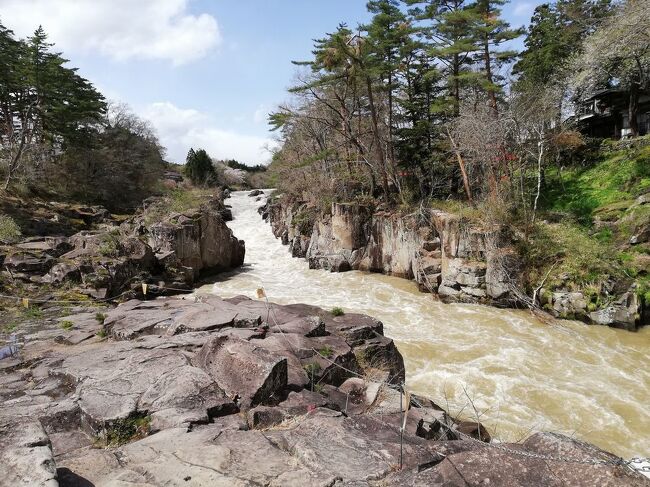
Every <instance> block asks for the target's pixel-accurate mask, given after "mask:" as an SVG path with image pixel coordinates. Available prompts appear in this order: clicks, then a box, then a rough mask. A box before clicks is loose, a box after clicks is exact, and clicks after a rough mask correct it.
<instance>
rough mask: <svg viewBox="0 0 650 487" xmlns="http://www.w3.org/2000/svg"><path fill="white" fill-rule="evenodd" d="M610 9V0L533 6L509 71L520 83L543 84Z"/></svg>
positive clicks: (567, 0)
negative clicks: (521, 43)
mask: <svg viewBox="0 0 650 487" xmlns="http://www.w3.org/2000/svg"><path fill="white" fill-rule="evenodd" d="M610 12H611V0H558V1H557V2H555V3H553V4H543V5H540V6H538V7H537V8H536V9H535V13H534V14H533V17H532V19H531V23H530V26H529V27H528V32H527V36H526V39H525V41H524V45H525V46H526V49H525V50H524V51H523V52H522V53H521V57H520V59H519V61H518V62H517V63H516V64H515V66H514V68H513V73H514V74H517V75H519V82H520V83H528V84H530V85H532V86H538V85H540V84H547V83H549V82H553V81H555V79H556V78H559V77H562V74H563V70H564V69H565V68H566V66H567V63H568V61H569V60H570V59H571V57H572V56H573V55H575V54H576V53H579V52H580V51H581V49H582V41H583V39H584V38H585V36H586V35H589V34H590V33H592V32H593V31H594V30H595V28H596V26H597V25H598V24H599V23H600V22H601V21H602V20H603V19H604V18H605V17H606V16H608V15H609V14H610Z"/></svg>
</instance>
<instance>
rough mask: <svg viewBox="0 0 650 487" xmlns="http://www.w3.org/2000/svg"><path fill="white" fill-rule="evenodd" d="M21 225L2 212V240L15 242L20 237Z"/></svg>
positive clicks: (0, 223) (0, 229) (0, 226)
mask: <svg viewBox="0 0 650 487" xmlns="http://www.w3.org/2000/svg"><path fill="white" fill-rule="evenodd" d="M20 235H21V232H20V227H19V226H18V224H17V223H16V222H15V221H14V219H13V218H11V217H10V216H9V215H1V214H0V241H3V242H7V243H13V242H16V241H17V240H18V239H19V238H20Z"/></svg>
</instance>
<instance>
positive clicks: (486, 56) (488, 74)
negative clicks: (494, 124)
mask: <svg viewBox="0 0 650 487" xmlns="http://www.w3.org/2000/svg"><path fill="white" fill-rule="evenodd" d="M489 17H490V2H489V1H488V2H486V7H485V22H486V24H487V22H488V21H489ZM483 62H484V63H485V79H486V80H487V82H488V83H489V84H490V86H489V87H488V90H487V94H488V99H489V101H490V107H492V110H493V111H494V114H495V115H498V114H499V109H498V107H497V94H496V93H495V91H494V88H493V85H494V79H493V78H492V60H491V58H490V37H489V35H488V33H487V32H486V33H485V34H484V36H483Z"/></svg>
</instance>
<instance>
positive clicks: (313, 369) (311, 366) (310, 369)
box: [303, 362, 321, 380]
mask: <svg viewBox="0 0 650 487" xmlns="http://www.w3.org/2000/svg"><path fill="white" fill-rule="evenodd" d="M303 369H304V371H305V372H307V375H308V376H309V379H310V380H311V379H312V378H313V377H314V376H316V375H318V373H319V372H320V371H321V366H320V365H319V364H318V363H316V362H310V363H308V364H306V365H304V366H303Z"/></svg>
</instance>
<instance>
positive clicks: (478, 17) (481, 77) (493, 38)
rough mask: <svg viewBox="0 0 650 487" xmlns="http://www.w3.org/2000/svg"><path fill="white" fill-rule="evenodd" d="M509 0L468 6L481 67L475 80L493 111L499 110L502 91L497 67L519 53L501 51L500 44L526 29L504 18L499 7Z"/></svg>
mask: <svg viewBox="0 0 650 487" xmlns="http://www.w3.org/2000/svg"><path fill="white" fill-rule="evenodd" d="M506 3H507V0H476V2H475V3H474V4H473V5H471V6H470V7H469V11H470V12H471V15H472V17H473V19H472V27H471V29H472V30H471V32H472V37H473V42H474V45H475V48H474V49H475V54H474V62H475V63H476V64H477V65H478V66H480V68H479V69H478V70H477V71H476V75H475V80H474V83H475V84H476V85H477V86H478V87H479V88H481V89H482V90H483V91H484V92H485V93H486V94H487V97H488V100H489V104H490V106H491V107H492V110H493V112H494V113H495V114H496V113H498V102H497V101H498V97H499V95H500V94H501V92H502V82H503V79H502V77H500V76H499V74H498V72H497V69H498V68H499V67H500V66H501V65H503V64H505V63H508V62H511V61H513V60H514V59H515V58H516V56H517V52H516V51H514V50H499V48H500V47H501V44H503V43H504V42H507V41H510V40H512V39H515V38H517V37H519V36H520V35H521V34H522V33H523V29H511V28H510V25H509V24H508V22H506V21H505V20H503V19H502V18H501V10H500V8H499V7H500V6H502V5H504V4H506Z"/></svg>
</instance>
